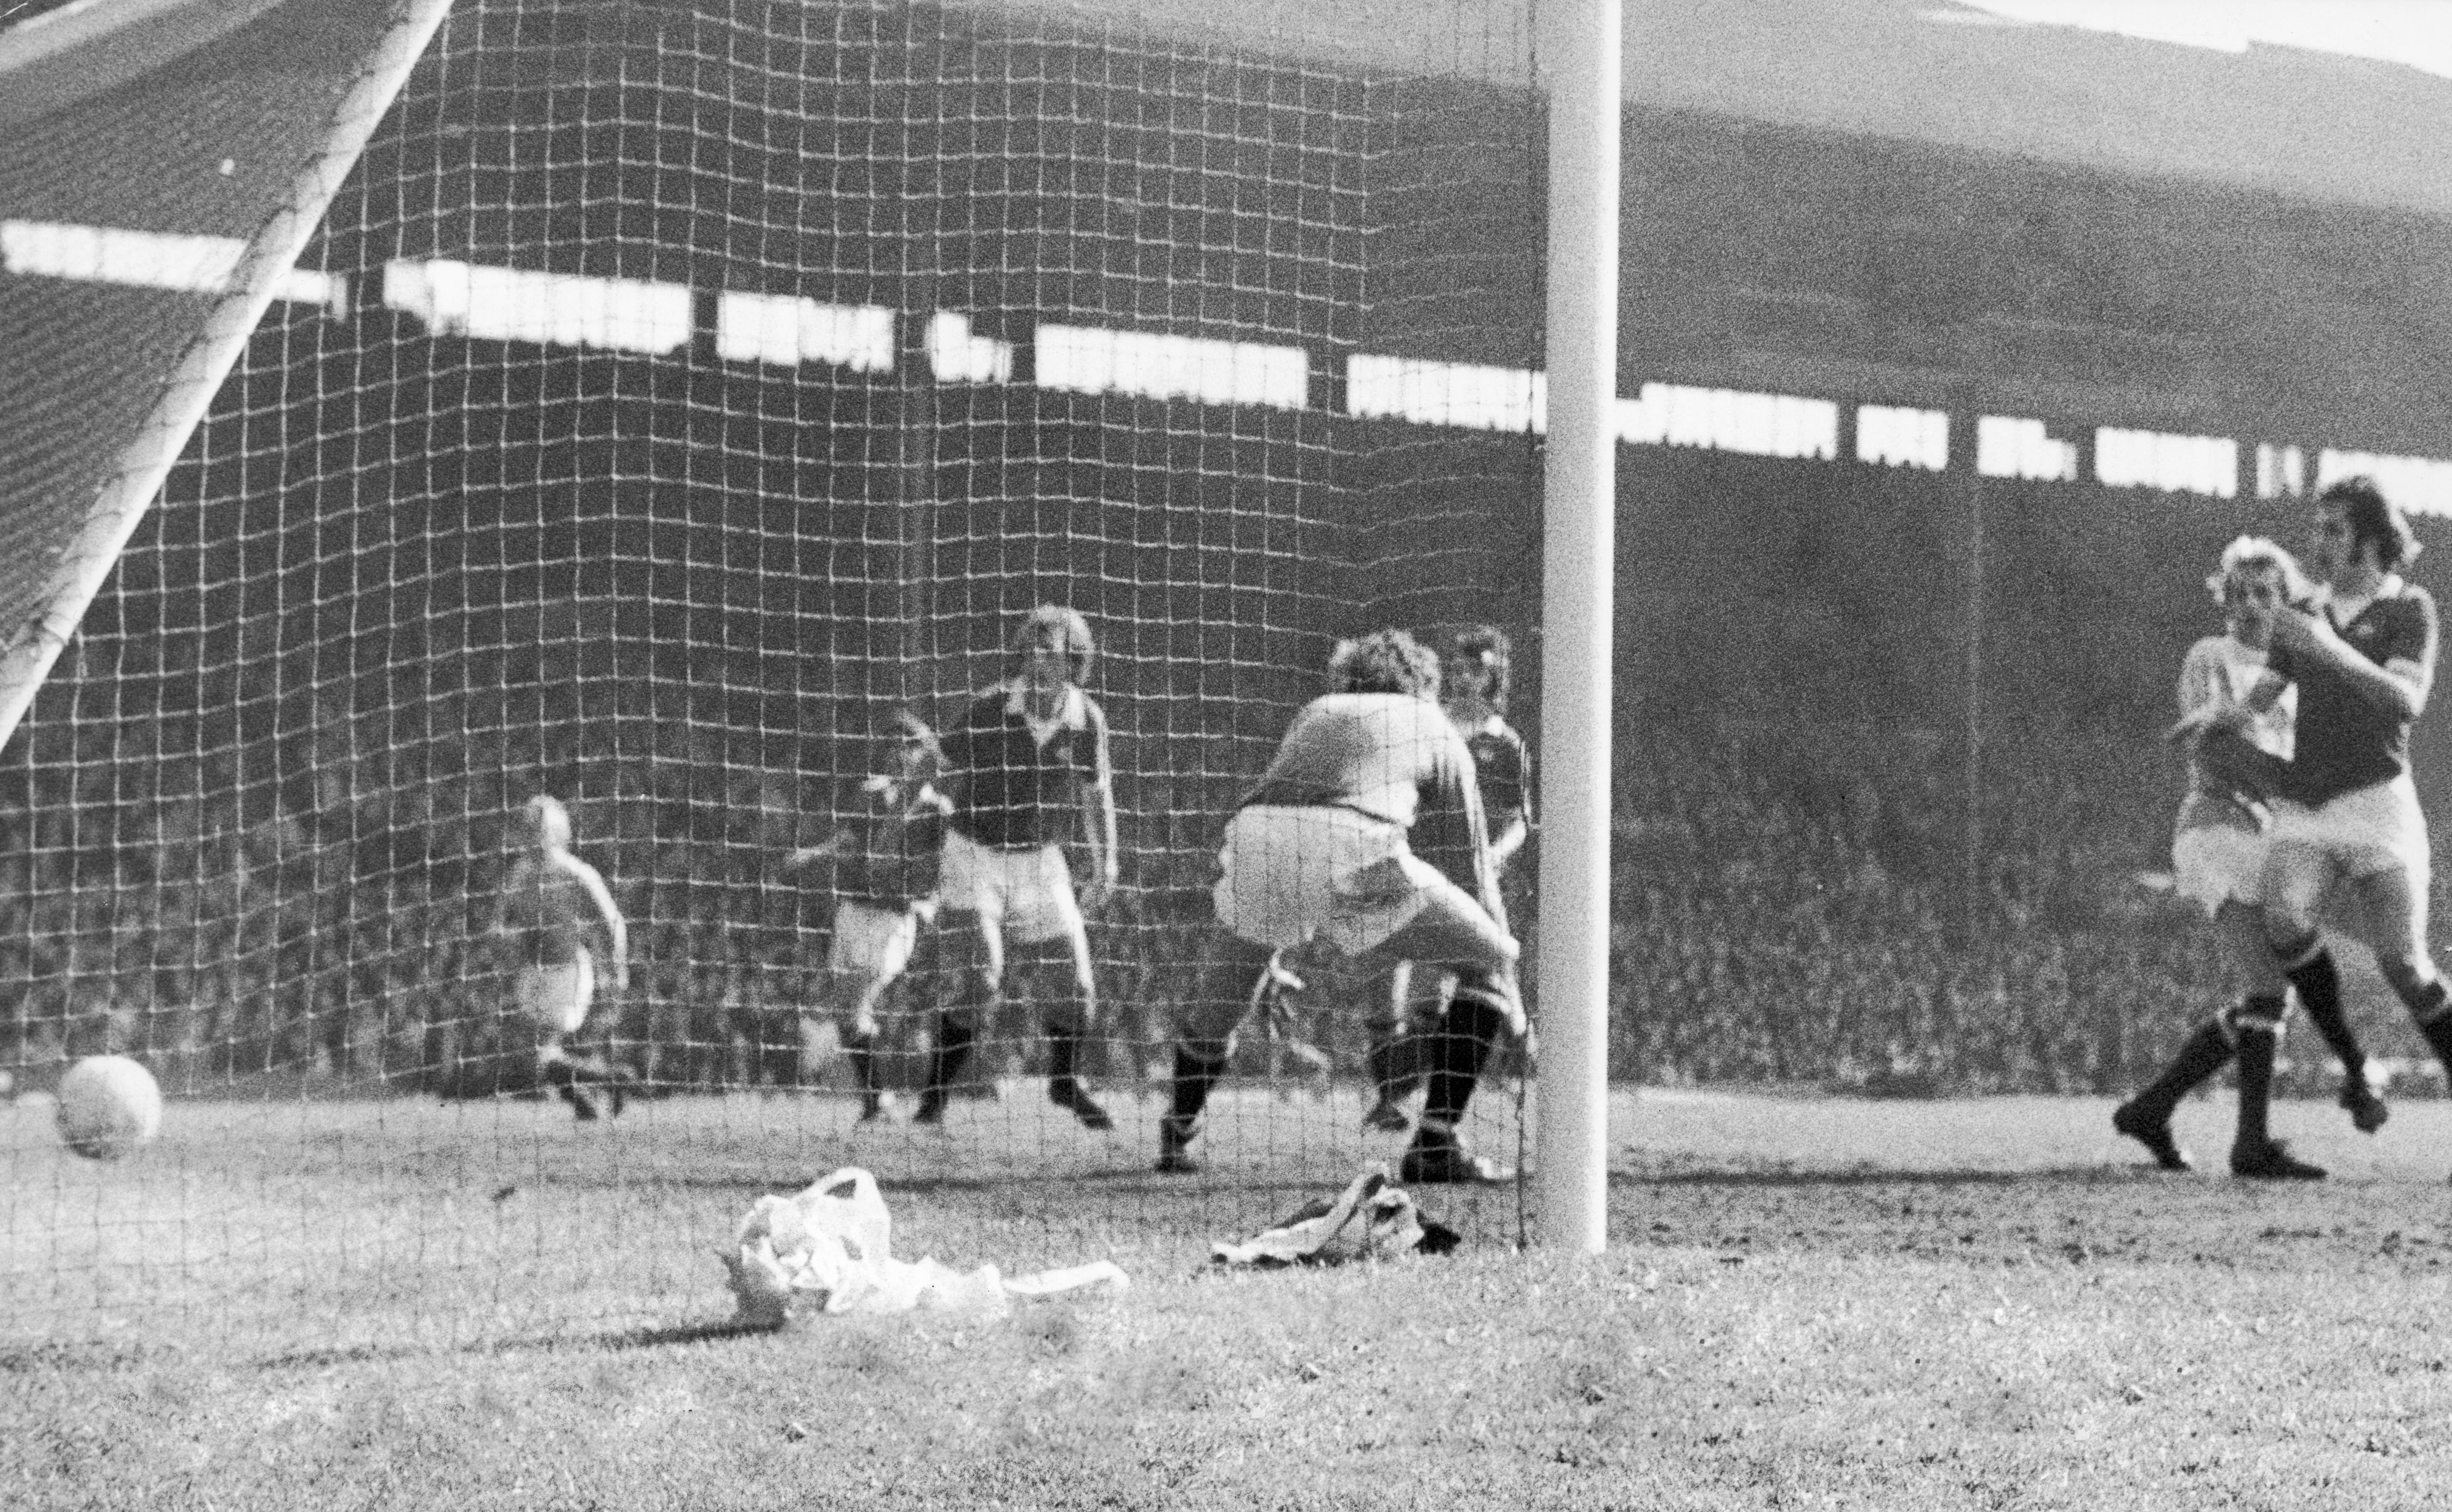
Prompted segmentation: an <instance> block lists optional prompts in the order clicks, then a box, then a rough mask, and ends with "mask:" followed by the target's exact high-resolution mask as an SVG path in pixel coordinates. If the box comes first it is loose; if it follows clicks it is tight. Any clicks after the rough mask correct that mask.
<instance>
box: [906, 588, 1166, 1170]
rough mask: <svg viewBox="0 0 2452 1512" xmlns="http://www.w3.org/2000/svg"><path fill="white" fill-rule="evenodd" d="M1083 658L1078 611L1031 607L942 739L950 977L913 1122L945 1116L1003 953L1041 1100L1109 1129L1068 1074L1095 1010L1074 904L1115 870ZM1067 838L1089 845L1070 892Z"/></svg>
mask: <svg viewBox="0 0 2452 1512" xmlns="http://www.w3.org/2000/svg"><path fill="white" fill-rule="evenodd" d="M1093 655H1094V647H1093V644H1092V641H1091V638H1090V622H1089V621H1088V620H1087V619H1083V618H1082V617H1081V616H1080V614H1079V613H1078V612H1077V611H1075V610H1072V609H1068V608H1065V607H1064V606H1062V605H1060V604H1042V605H1040V606H1039V607H1038V608H1036V609H1034V610H1032V611H1031V612H1030V613H1029V615H1028V616H1026V617H1025V618H1024V619H1022V621H1021V623H1020V624H1019V625H1018V627H1017V628H1016V630H1015V632H1014V638H1013V641H1012V646H1011V657H1012V661H1011V672H1010V675H1009V676H1008V677H1006V678H1005V679H1004V680H1003V681H1001V682H999V683H998V684H996V685H995V686H994V687H992V688H989V689H988V690H987V691H986V692H985V693H983V694H981V695H980V696H979V697H977V698H975V699H973V700H972V701H971V704H970V706H969V707H968V708H967V709H966V710H965V711H964V712H963V714H962V717H961V718H960V719H959V720H958V721H957V722H956V723H955V724H954V725H953V726H952V727H951V728H949V729H948V730H946V731H945V732H944V734H943V736H941V739H940V743H941V745H942V746H943V749H944V755H945V780H946V786H947V788H948V789H949V790H950V791H949V795H950V796H951V797H952V799H953V805H954V807H953V814H952V816H951V817H950V819H949V820H948V821H947V823H948V828H947V833H946V835H945V846H944V853H943V860H942V885H943V894H944V905H943V913H942V915H941V917H942V928H943V930H944V935H943V939H944V945H945V958H946V961H947V964H948V968H949V970H950V971H951V972H952V973H953V976H954V982H953V990H952V994H951V999H950V1001H949V1002H948V1004H947V1006H946V1008H945V1010H944V1011H943V1013H942V1014H941V1015H940V1016H939V1023H938V1033H937V1051H936V1053H935V1055H933V1056H932V1057H930V1060H929V1070H928V1085H927V1087H926V1089H925V1090H923V1091H922V1092H921V1093H920V1107H919V1109H918V1110H917V1111H916V1112H915V1113H914V1114H913V1115H912V1116H913V1121H914V1122H916V1123H920V1124H934V1123H938V1122H940V1121H941V1120H942V1119H943V1118H944V1115H945V1100H946V1098H947V1096H948V1095H949V1094H950V1093H951V1091H952V1090H953V1088H954V1086H955V1084H956V1082H957V1080H958V1079H959V1076H960V1074H961V1070H962V1068H963V1066H964V1064H965V1063H966V1062H967V1061H968V1060H969V1058H970V1053H971V1049H972V1046H973V1045H974V1044H975V1043H976V1042H977V1040H978V1038H979V1027H980V1025H981V1024H982V1023H984V1022H987V1021H988V1020H989V1019H991V1018H992V1017H993V1014H994V1011H995V1008H996V1005H997V1003H998V1001H999V998H1000V996H1001V994H1002V992H1003V990H1004V981H1005V969H1006V965H1007V960H1006V957H1007V955H1008V953H1009V952H1010V953H1011V954H1013V955H1015V956H1018V958H1019V960H1018V964H1019V965H1020V966H1021V968H1022V969H1023V970H1025V971H1027V972H1030V973H1031V975H1032V976H1033V978H1035V980H1034V982H1033V987H1034V991H1033V992H1032V994H1031V995H1032V997H1033V998H1034V999H1035V1000H1036V1001H1037V1002H1038V1005H1039V1014H1040V1023H1041V1026H1042V1027H1043V1028H1044V1029H1045V1030H1046V1032H1047V1044H1048V1081H1047V1095H1048V1098H1049V1100H1050V1101H1052V1102H1054V1103H1055V1104H1056V1105H1057V1106H1058V1107H1059V1108H1062V1109H1067V1110H1069V1111H1070V1112H1071V1113H1072V1114H1073V1116H1074V1117H1076V1118H1078V1119H1079V1120H1080V1121H1081V1123H1082V1125H1083V1126H1084V1127H1086V1128H1089V1129H1112V1128H1113V1127H1115V1121H1114V1120H1113V1119H1112V1118H1110V1117H1109V1116H1108V1115H1107V1110H1106V1109H1103V1108H1101V1107H1099V1106H1098V1104H1097V1101H1096V1100H1094V1099H1093V1098H1092V1097H1091V1095H1090V1093H1089V1090H1088V1089H1086V1088H1084V1087H1083V1086H1082V1085H1081V1082H1080V1051H1081V1041H1082V1038H1083V1036H1084V1035H1086V1034H1087V1033H1088V1032H1089V1031H1090V1025H1091V1017H1092V1013H1093V1011H1094V1009H1095V1006H1096V992H1095V988H1094V986H1093V978H1092V975H1091V967H1090V934H1089V927H1088V925H1087V923H1086V922H1085V920H1084V917H1083V914H1082V909H1083V906H1084V905H1085V904H1086V905H1087V906H1088V907H1090V908H1093V909H1095V908H1097V906H1098V904H1099V903H1100V902H1101V901H1103V900H1104V899H1105V897H1106V896H1107V894H1108V893H1111V892H1113V891H1114V890H1115V886H1116V882H1117V865H1118V857H1117V851H1116V788H1115V773H1114V767H1113V765H1112V762H1111V759H1110V756H1109V755H1108V747H1107V717H1106V715H1105V714H1104V713H1102V712H1101V711H1100V710H1099V708H1098V704H1097V700H1096V699H1094V698H1092V697H1090V695H1089V694H1088V693H1087V692H1085V691H1084V690H1083V688H1082V686H1081V684H1082V682H1083V679H1085V678H1086V677H1088V676H1089V671H1090V660H1091V658H1092V656H1093ZM1067 838H1078V839H1079V840H1080V841H1081V842H1082V844H1083V847H1084V849H1085V850H1086V851H1087V853H1088V860H1089V869H1088V870H1089V875H1088V876H1087V877H1086V878H1085V879H1084V882H1083V885H1082V889H1081V893H1080V895H1078V896H1077V895H1076V894H1075V892H1074V885H1073V872H1072V868H1071V866H1070V864H1069V863H1068V862H1067V861H1066V860H1065V855H1064V842H1065V841H1066V839H1067Z"/></svg>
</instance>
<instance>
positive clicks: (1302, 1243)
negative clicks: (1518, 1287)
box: [1209, 1165, 1457, 1266]
mask: <svg viewBox="0 0 2452 1512" xmlns="http://www.w3.org/2000/svg"><path fill="white" fill-rule="evenodd" d="M1456 1244H1457V1236H1456V1234H1455V1231H1454V1230H1453V1229H1451V1228H1448V1227H1444V1226H1442V1225H1440V1224H1437V1223H1434V1222H1431V1221H1429V1220H1427V1219H1425V1218H1423V1217H1422V1214H1421V1209H1420V1208H1417V1207H1415V1206H1414V1196H1413V1193H1411V1192H1409V1191H1407V1190H1405V1188H1402V1187H1399V1186H1396V1185H1395V1184H1394V1182H1392V1181H1390V1180H1389V1179H1388V1168H1387V1167H1385V1166H1379V1165H1374V1166H1367V1167H1365V1168H1363V1170H1362V1173H1361V1174H1360V1175H1358V1176H1356V1177H1355V1178H1354V1180H1353V1181H1351V1182H1349V1183H1347V1184H1346V1188H1345V1190H1343V1191H1342V1192H1339V1193H1338V1194H1337V1195H1336V1196H1335V1197H1334V1198H1330V1199H1325V1200H1321V1201H1316V1202H1310V1203H1305V1204H1304V1205H1303V1206H1302V1207H1301V1208H1298V1209H1296V1210H1295V1214H1294V1215H1293V1216H1292V1217H1290V1218H1288V1219H1287V1220H1286V1221H1285V1222H1283V1223H1281V1224H1277V1225H1275V1226H1274V1227H1268V1228H1264V1229H1262V1230H1260V1231H1259V1232H1258V1233H1256V1234H1254V1235H1253V1236H1252V1237H1251V1238H1249V1239H1246V1240H1242V1241H1240V1242H1238V1243H1228V1242H1226V1241H1223V1240H1220V1241H1219V1242H1217V1243H1216V1244H1214V1245H1212V1246H1210V1247H1209V1258H1210V1259H1212V1260H1213V1261H1216V1263H1217V1264H1218V1265H1221V1266H1334V1265H1339V1264H1342V1263H1343V1262H1346V1261H1349V1260H1379V1259H1386V1258H1388V1257H1391V1256H1394V1255H1405V1254H1412V1253H1414V1252H1415V1251H1417V1250H1418V1251H1420V1252H1421V1253H1424V1254H1433V1255H1443V1254H1445V1253H1447V1252H1448V1251H1449V1250H1451V1249H1453V1248H1454V1247H1456Z"/></svg>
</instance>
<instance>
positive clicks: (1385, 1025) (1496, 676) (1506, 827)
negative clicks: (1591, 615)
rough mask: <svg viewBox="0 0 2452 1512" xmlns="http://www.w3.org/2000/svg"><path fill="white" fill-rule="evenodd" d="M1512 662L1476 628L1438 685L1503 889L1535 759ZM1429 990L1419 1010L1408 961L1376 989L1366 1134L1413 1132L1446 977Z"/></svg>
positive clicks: (1466, 634)
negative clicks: (1429, 1031)
mask: <svg viewBox="0 0 2452 1512" xmlns="http://www.w3.org/2000/svg"><path fill="white" fill-rule="evenodd" d="M1512 659H1513V658H1512V657H1511V655H1510V647H1509V645H1508V640H1507V632H1506V631H1504V630H1501V629H1500V628H1498V627H1497V626H1496V625H1473V626H1471V627H1470V628H1468V629H1465V630H1461V631H1458V632H1457V633H1456V637H1455V639H1454V640H1453V643H1452V644H1451V646H1450V648H1449V651H1448V656H1447V662H1446V666H1445V668H1444V669H1443V671H1442V672H1441V675H1440V678H1439V701H1440V704H1441V705H1442V706H1443V707H1444V708H1445V709H1446V710H1447V713H1448V717H1449V718H1451V719H1453V720H1454V721H1455V726H1456V728H1457V729H1458V730H1459V731H1461V732H1462V733H1463V735H1464V741H1465V748H1466V749H1467V750H1469V751H1471V752H1472V753H1473V776H1474V778H1475V780H1476V781H1477V783H1478V784H1479V786H1480V788H1481V803H1482V812H1483V814H1484V815H1486V816H1487V817H1488V819H1489V822H1490V855H1491V861H1492V863H1493V865H1494V866H1495V867H1496V868H1497V870H1498V872H1499V874H1500V877H1501V879H1502V881H1503V880H1504V878H1505V875H1506V872H1507V863H1508V862H1509V861H1511V860H1513V858H1514V856H1515V854H1516V853H1517V852H1518V851H1521V850H1522V849H1523V848H1524V842H1525V841H1526V840H1527V839H1529V838H1530V837H1531V835H1532V756H1531V754H1530V752H1529V751H1528V750H1527V749H1526V747H1525V744H1524V737H1523V736H1521V735H1518V734H1517V733H1516V731H1515V727H1514V726H1513V725H1512V724H1509V723H1508V722H1507V693H1508V683H1509V674H1510V671H1511V664H1512ZM1423 985H1427V986H1428V987H1429V988H1430V989H1431V991H1430V992H1428V993H1427V994H1426V996H1427V998H1428V1001H1427V1002H1424V1003H1421V1004H1419V1005H1418V1006H1417V1004H1416V1002H1415V999H1414V991H1415V987H1416V983H1415V982H1414V968H1413V963H1412V962H1410V961H1398V962H1396V963H1394V965H1392V966H1390V967H1389V968H1388V970H1387V972H1386V973H1385V975H1384V977H1383V978H1382V979H1381V980H1380V981H1378V982H1374V986H1373V991H1372V996H1373V998H1374V1001H1375V1002H1376V1003H1377V1004H1378V1005H1379V1008H1378V1010H1377V1011H1376V1012H1375V1013H1374V1015H1373V1017H1372V1020H1371V1023H1370V1025H1369V1032H1370V1037H1371V1051H1370V1070H1371V1081H1372V1086H1373V1088H1374V1090H1375V1092H1376V1094H1377V1095H1376V1100H1375V1101H1374V1102H1373V1104H1372V1105H1371V1109H1370V1111H1368V1112H1366V1113H1364V1114H1363V1115H1362V1123H1363V1127H1364V1128H1366V1129H1381V1130H1385V1131H1388V1132H1402V1131H1403V1130H1404V1129H1405V1128H1406V1127H1407V1120H1406V1117H1405V1110H1404V1108H1403V1107H1402V1106H1401V1105H1402V1104H1403V1103H1404V1101H1405V1099H1406V1098H1407V1097H1409V1096H1411V1095H1412V1094H1413V1093H1414V1090H1415V1089H1416V1088H1418V1087H1420V1086H1421V1084H1422V1078H1423V1074H1424V1068H1423V1066H1422V1054H1423V1050H1424V1041H1423V1039H1422V1038H1421V1034H1420V1031H1421V1029H1422V1028H1424V1027H1426V1026H1425V1022H1424V1021H1425V1020H1427V1021H1428V1024H1429V1025H1435V1024H1436V1022H1437V1020H1438V1016H1439V1014H1440V1013H1441V1012H1442V1011H1444V1010H1445V1008H1446V1006H1447V990H1448V987H1449V985H1450V984H1449V983H1448V981H1447V979H1446V978H1445V977H1444V976H1441V977H1440V978H1439V980H1438V981H1436V982H1434V983H1430V984H1423Z"/></svg>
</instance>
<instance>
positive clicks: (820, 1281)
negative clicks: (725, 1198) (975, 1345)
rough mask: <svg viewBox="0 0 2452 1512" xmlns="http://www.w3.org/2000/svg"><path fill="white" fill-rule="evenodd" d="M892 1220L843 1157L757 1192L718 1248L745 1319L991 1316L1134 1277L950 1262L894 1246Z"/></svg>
mask: <svg viewBox="0 0 2452 1512" xmlns="http://www.w3.org/2000/svg"><path fill="white" fill-rule="evenodd" d="M893 1229H894V1221H893V1219H892V1217H891V1216H890V1215H889V1214H888V1213H887V1212H886V1210H885V1198H884V1196H883V1195H882V1194H881V1193H880V1192H879V1191H878V1189H877V1178H876V1177H875V1176H873V1175H871V1174H869V1173H868V1172H867V1171H865V1170H862V1169H860V1168H859V1167H857V1166H846V1167H844V1168H842V1169H840V1170H838V1171H836V1172H834V1173H833V1174H832V1175H829V1176H826V1177H823V1178H822V1179H821V1180H819V1181H818V1182H817V1183H815V1184H814V1185H812V1186H811V1187H810V1188H808V1189H807V1190H805V1191H802V1192H801V1193H799V1194H797V1195H795V1196H790V1197H781V1196H771V1195H770V1196H765V1197H761V1198H759V1199H758V1201H757V1203H756V1204H755V1205H754V1206H752V1207H751V1208H750V1209H749V1211H748V1212H747V1213H746V1214H744V1215H743V1216H742V1220H741V1227H740V1228H739V1230H738V1231H737V1232H736V1233H735V1234H734V1236H733V1247H732V1249H730V1250H729V1251H723V1250H719V1251H718V1252H717V1253H718V1255H719V1257H720V1258H721V1259H722V1261H723V1265H724V1269H725V1271H726V1272H727V1273H728V1274H729V1276H730V1279H731V1285H732V1295H733V1298H734V1300H735V1301H736V1303H737V1304H738V1306H739V1311H738V1313H737V1314H736V1315H735V1319H734V1321H735V1322H737V1323H739V1324H741V1325H742V1326H744V1327H768V1328H773V1327H781V1326H782V1325H783V1324H784V1323H786V1322H787V1321H789V1320H790V1319H791V1318H792V1317H794V1316H795V1315H796V1314H801V1313H806V1312H816V1313H821V1314H823V1313H867V1314H878V1313H900V1312H915V1311H939V1312H965V1313H972V1314H976V1315H981V1316H995V1315H998V1314H1000V1313H1002V1312H1004V1311H1005V1310H1006V1308H1007V1307H1008V1306H1010V1304H1011V1301H1012V1299H1014V1298H1016V1297H1021V1298H1037V1297H1049V1296H1055V1295H1057V1294H1058V1293H1061V1292H1067V1291H1078V1290H1081V1289H1084V1288H1086V1287H1091V1286H1104V1287H1106V1288H1107V1289H1108V1290H1109V1291H1111V1292H1113V1291H1122V1290H1123V1289H1124V1288H1125V1287H1126V1286H1130V1285H1131V1280H1130V1278H1128V1277H1127V1276H1125V1274H1124V1272H1123V1271H1122V1270H1121V1269H1120V1268H1119V1267H1117V1266H1116V1265H1115V1263H1114V1262H1112V1261H1106V1260H1100V1261H1094V1262H1092V1263H1091V1264H1089V1265H1085V1266H1067V1267H1060V1268H1058V1269H1055V1270H1039V1271H1032V1272H1030V1273H1028V1274H1024V1275H1018V1276H1006V1275H1003V1274H1002V1273H1000V1272H999V1270H998V1269H997V1267H994V1266H981V1267H979V1268H978V1269H977V1270H970V1271H961V1270H956V1269H954V1268H953V1267H950V1266H945V1265H941V1264H939V1262H938V1261H937V1260H936V1259H935V1258H934V1257H933V1256H928V1257H922V1258H921V1259H919V1260H916V1261H905V1260H897V1259H895V1258H894V1254H893Z"/></svg>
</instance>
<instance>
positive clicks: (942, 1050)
mask: <svg viewBox="0 0 2452 1512" xmlns="http://www.w3.org/2000/svg"><path fill="white" fill-rule="evenodd" d="M978 1037H979V1034H978V1031H976V1030H973V1029H972V1028H971V1026H969V1025H968V1024H965V1023H963V1022H962V1021H961V1020H959V1019H957V1018H945V1019H940V1020H939V1021H938V1024H937V1052H936V1053H935V1054H934V1055H932V1056H930V1057H929V1059H928V1087H927V1090H925V1091H923V1092H921V1093H920V1108H921V1109H922V1110H923V1111H925V1110H928V1109H942V1108H943V1107H944V1105H945V1094H946V1093H947V1092H949V1091H951V1090H953V1088H954V1086H955V1084H956V1083H958V1082H959V1080H960V1079H961V1075H962V1068H963V1067H964V1066H965V1065H967V1064H969V1062H970V1058H971V1045H972V1043H973V1042H974V1041H975V1040H976V1039H977V1038H978Z"/></svg>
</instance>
